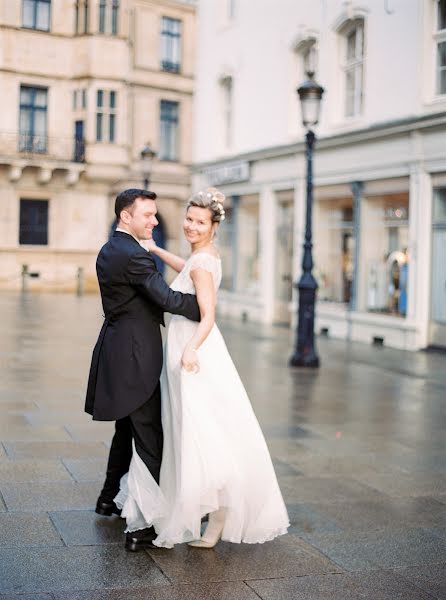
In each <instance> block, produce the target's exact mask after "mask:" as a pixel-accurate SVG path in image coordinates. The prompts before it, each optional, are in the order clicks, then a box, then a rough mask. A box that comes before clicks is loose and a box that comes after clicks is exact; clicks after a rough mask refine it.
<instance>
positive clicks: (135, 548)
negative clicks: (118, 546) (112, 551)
mask: <svg viewBox="0 0 446 600" xmlns="http://www.w3.org/2000/svg"><path fill="white" fill-rule="evenodd" d="M155 538H156V533H155V530H154V529H153V527H149V528H148V529H140V530H139V531H132V532H131V533H126V534H125V547H126V550H130V552H139V551H140V550H144V549H145V548H158V546H155V545H154V543H153V540H154V539H155Z"/></svg>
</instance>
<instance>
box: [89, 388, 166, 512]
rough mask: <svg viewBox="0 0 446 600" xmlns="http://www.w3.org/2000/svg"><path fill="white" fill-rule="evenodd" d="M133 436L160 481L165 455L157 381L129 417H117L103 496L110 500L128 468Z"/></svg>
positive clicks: (139, 452) (147, 464) (139, 450)
mask: <svg viewBox="0 0 446 600" xmlns="http://www.w3.org/2000/svg"><path fill="white" fill-rule="evenodd" d="M132 439H134V440H135V447H136V451H137V453H138V456H139V457H140V458H141V459H142V461H143V462H144V464H145V465H146V467H147V468H148V469H149V471H150V473H151V474H152V476H153V478H154V479H155V481H156V482H157V483H159V477H160V468H161V458H162V454H163V428H162V425H161V390H160V385H159V384H158V385H157V387H156V389H155V391H154V392H153V394H152V396H151V397H150V399H149V400H148V401H147V402H146V403H145V404H143V405H142V406H141V407H140V408H138V409H137V410H135V411H134V412H132V413H131V414H130V415H129V416H128V417H124V418H123V419H118V420H117V421H116V426H115V434H114V436H113V439H112V443H111V447H110V454H109V457H108V465H107V476H106V479H105V483H104V487H103V489H102V492H101V494H100V498H101V499H102V500H104V501H111V500H113V498H114V497H115V496H116V494H117V493H118V492H119V481H120V479H121V477H122V476H123V475H125V473H127V471H128V470H129V465H130V460H131V458H132Z"/></svg>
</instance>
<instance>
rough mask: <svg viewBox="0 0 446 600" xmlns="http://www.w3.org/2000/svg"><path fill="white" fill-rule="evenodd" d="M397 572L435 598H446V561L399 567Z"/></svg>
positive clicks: (442, 599)
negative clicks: (436, 563)
mask: <svg viewBox="0 0 446 600" xmlns="http://www.w3.org/2000/svg"><path fill="white" fill-rule="evenodd" d="M396 573H398V575H400V576H401V577H404V578H405V579H407V580H408V581H410V582H412V583H413V584H414V585H416V586H418V587H419V588H420V589H422V590H425V591H426V592H428V593H429V594H432V596H434V598H438V599H441V600H444V598H446V563H443V564H438V565H422V566H417V567H410V568H406V569H398V570H397V571H396Z"/></svg>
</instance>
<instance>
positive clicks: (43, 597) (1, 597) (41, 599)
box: [0, 594, 54, 600]
mask: <svg viewBox="0 0 446 600" xmlns="http://www.w3.org/2000/svg"><path fill="white" fill-rule="evenodd" d="M53 599H54V596H53V595H52V594H0V600H53Z"/></svg>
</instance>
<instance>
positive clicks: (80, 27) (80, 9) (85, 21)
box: [74, 0, 90, 35]
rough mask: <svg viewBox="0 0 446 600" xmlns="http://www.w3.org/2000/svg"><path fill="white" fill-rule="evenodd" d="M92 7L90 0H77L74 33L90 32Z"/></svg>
mask: <svg viewBox="0 0 446 600" xmlns="http://www.w3.org/2000/svg"><path fill="white" fill-rule="evenodd" d="M89 16H90V7H89V0H76V5H75V22H74V34H75V35H83V34H86V33H88V28H89V22H90V21H89Z"/></svg>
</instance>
